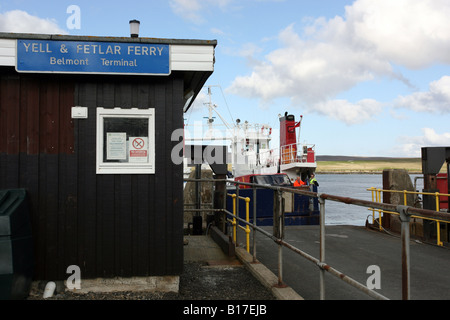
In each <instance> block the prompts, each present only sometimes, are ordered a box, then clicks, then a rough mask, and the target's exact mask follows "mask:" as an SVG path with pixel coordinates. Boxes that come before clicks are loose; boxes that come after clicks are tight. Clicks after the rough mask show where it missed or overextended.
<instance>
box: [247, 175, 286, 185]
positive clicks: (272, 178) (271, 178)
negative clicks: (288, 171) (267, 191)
mask: <svg viewBox="0 0 450 320" xmlns="http://www.w3.org/2000/svg"><path fill="white" fill-rule="evenodd" d="M254 179H255V183H257V184H262V185H266V186H290V185H291V181H290V180H289V177H288V176H286V175H267V176H264V175H262V176H254Z"/></svg>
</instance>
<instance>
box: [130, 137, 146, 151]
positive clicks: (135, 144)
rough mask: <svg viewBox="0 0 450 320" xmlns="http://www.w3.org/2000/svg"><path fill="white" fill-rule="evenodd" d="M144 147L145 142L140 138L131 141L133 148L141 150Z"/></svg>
mask: <svg viewBox="0 0 450 320" xmlns="http://www.w3.org/2000/svg"><path fill="white" fill-rule="evenodd" d="M144 146H145V141H144V140H143V139H141V138H136V139H134V140H133V148H135V149H137V150H140V149H142V148H144Z"/></svg>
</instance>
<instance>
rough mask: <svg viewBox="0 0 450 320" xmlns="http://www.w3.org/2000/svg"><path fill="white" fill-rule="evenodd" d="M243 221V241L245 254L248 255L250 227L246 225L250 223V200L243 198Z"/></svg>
mask: <svg viewBox="0 0 450 320" xmlns="http://www.w3.org/2000/svg"><path fill="white" fill-rule="evenodd" d="M245 221H246V222H247V224H246V225H245V238H246V239H245V240H246V249H247V252H248V253H250V227H249V225H248V223H250V198H248V197H247V198H245Z"/></svg>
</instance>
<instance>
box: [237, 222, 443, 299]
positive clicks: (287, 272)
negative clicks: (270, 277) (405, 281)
mask: <svg viewBox="0 0 450 320" xmlns="http://www.w3.org/2000/svg"><path fill="white" fill-rule="evenodd" d="M267 231H268V232H271V231H272V227H268V228H267ZM256 239H257V249H256V252H257V259H258V260H259V261H260V262H261V263H263V264H264V265H265V266H266V267H267V268H269V269H270V270H271V271H272V272H273V273H274V274H277V272H278V269H277V268H278V249H277V248H278V246H277V245H276V244H275V243H274V242H273V241H272V240H270V239H269V238H267V237H265V236H264V235H262V234H261V233H258V232H257V237H256ZM238 240H239V241H240V239H238ZM285 240H286V241H287V242H288V243H290V244H292V245H294V246H295V247H297V248H298V249H300V250H302V251H305V252H307V253H308V254H310V255H312V256H314V257H315V258H318V257H319V250H320V247H319V226H294V227H291V226H289V227H286V236H285ZM410 259H411V299H412V300H448V299H450V272H449V269H448V267H449V266H450V250H449V249H448V248H445V247H444V248H443V247H437V246H435V245H430V244H424V243H421V242H418V241H415V240H412V241H411V246H410ZM325 262H326V263H327V264H328V265H330V266H332V267H333V268H335V269H337V270H339V271H340V272H342V273H344V274H345V275H347V276H349V277H351V278H353V279H355V280H357V281H358V282H360V283H362V284H363V285H366V284H367V281H368V279H369V277H370V276H371V275H372V273H368V267H369V266H378V267H379V268H380V276H381V277H380V279H379V280H380V284H381V289H380V290H376V291H377V292H378V293H380V294H382V295H384V296H385V297H387V298H389V299H392V300H400V299H402V274H401V263H402V261H401V240H400V237H395V236H391V235H388V234H386V233H381V232H378V231H373V230H369V229H366V228H364V227H354V226H327V227H326V256H325ZM283 281H284V282H285V283H286V284H287V285H289V286H290V287H292V289H294V290H295V291H296V292H297V293H298V294H299V295H301V296H302V297H303V298H304V299H305V300H318V299H319V268H318V267H317V266H316V265H315V264H314V263H312V262H310V261H308V260H306V259H305V258H303V257H301V256H299V255H298V254H297V253H295V252H293V251H291V250H289V249H288V248H285V247H284V248H283ZM325 298H326V299H327V300H366V299H369V300H371V299H372V298H371V297H369V296H367V295H366V294H365V293H362V292H360V291H359V290H357V289H355V288H353V287H352V286H350V285H349V284H347V283H345V282H343V281H342V280H340V279H338V278H336V277H335V276H333V275H331V274H329V273H326V275H325Z"/></svg>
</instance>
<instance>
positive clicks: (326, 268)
mask: <svg viewBox="0 0 450 320" xmlns="http://www.w3.org/2000/svg"><path fill="white" fill-rule="evenodd" d="M185 181H188V182H189V181H191V182H200V183H201V182H214V183H218V182H223V183H231V184H232V185H234V186H235V188H236V196H238V194H239V186H241V185H245V186H250V187H253V192H254V194H253V199H254V200H253V223H250V222H248V221H246V220H244V219H242V218H240V217H239V215H238V213H239V212H238V210H236V211H235V212H234V213H233V212H229V211H228V210H227V209H226V208H222V209H213V210H212V211H214V212H223V213H225V214H227V215H230V216H232V217H233V219H236V220H237V221H240V222H242V223H244V224H246V225H247V226H249V228H251V229H252V230H253V246H252V252H253V261H254V262H256V249H257V248H256V241H255V238H256V237H255V233H256V231H258V232H260V233H261V234H263V235H264V236H266V237H268V238H270V239H272V240H273V241H274V242H275V243H276V244H278V284H279V285H280V286H281V285H283V251H282V248H283V247H285V248H288V249H289V250H291V251H293V252H295V253H297V254H299V255H300V256H302V257H304V258H305V259H307V260H308V261H310V262H312V263H314V264H315V265H316V266H317V267H318V268H319V272H320V273H319V275H320V281H319V288H320V299H321V300H324V299H325V272H328V273H330V274H331V275H333V276H335V277H336V278H338V279H340V280H342V281H343V282H345V283H347V284H349V285H351V286H353V287H355V288H357V289H359V290H360V291H362V292H364V293H365V294H367V295H368V296H370V297H372V298H374V299H379V300H388V298H387V297H385V296H383V295H382V294H380V293H378V292H376V291H374V290H372V289H369V288H368V287H367V286H365V285H363V284H361V283H360V282H358V281H356V280H354V279H353V278H351V277H350V276H348V275H345V274H343V273H342V272H340V271H338V270H336V269H335V268H333V267H332V266H330V265H328V264H326V263H325V235H326V233H325V202H326V201H336V202H341V203H345V204H347V205H356V206H361V207H365V208H369V209H371V210H384V211H390V212H396V213H398V214H399V215H400V220H401V246H402V252H401V259H402V275H401V278H402V298H403V299H404V300H409V299H410V297H411V295H410V254H409V247H410V228H409V224H410V218H411V216H417V217H421V218H427V219H439V220H441V221H445V222H450V215H448V214H443V213H441V212H437V211H433V210H426V209H419V208H414V207H408V206H403V205H393V204H387V203H379V202H373V201H367V200H360V199H354V198H348V197H341V196H334V195H329V194H324V193H316V192H310V191H304V190H301V189H293V188H285V187H277V186H263V185H256V184H252V183H245V182H236V181H232V182H231V181H229V180H219V179H218V180H208V179H199V180H195V179H185ZM256 188H266V189H272V190H274V191H275V192H277V195H278V199H282V197H283V192H288V193H295V194H300V195H304V196H309V197H312V198H318V200H319V203H320V224H319V228H320V254H319V258H315V257H313V256H311V255H309V254H308V253H306V252H304V251H302V250H300V249H299V248H297V247H295V246H293V245H292V244H289V243H287V242H286V241H284V240H283V236H284V224H283V223H279V224H278V226H279V230H278V232H277V235H276V236H275V235H273V234H270V233H268V232H267V231H266V230H264V229H262V228H260V227H258V226H257V225H256V221H257V219H256V206H257V201H256ZM227 196H228V195H227V193H226V192H225V193H224V203H226V197H227ZM236 208H238V206H237V207H236ZM279 208H281V206H280V207H279ZM191 210H192V209H191ZM193 210H195V209H193ZM203 210H205V209H203ZM209 211H211V210H209ZM277 216H279V217H281V216H282V215H280V214H279V213H278V214H277Z"/></svg>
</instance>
